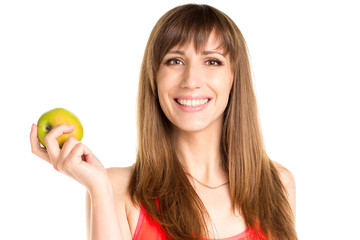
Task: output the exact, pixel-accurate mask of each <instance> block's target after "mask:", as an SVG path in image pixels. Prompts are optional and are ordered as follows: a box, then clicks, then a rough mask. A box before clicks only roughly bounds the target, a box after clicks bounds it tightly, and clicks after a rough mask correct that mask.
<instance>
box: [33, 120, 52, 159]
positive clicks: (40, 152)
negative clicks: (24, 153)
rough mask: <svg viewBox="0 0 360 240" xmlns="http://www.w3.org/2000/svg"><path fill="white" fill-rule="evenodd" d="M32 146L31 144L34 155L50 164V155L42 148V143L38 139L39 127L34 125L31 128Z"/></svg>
mask: <svg viewBox="0 0 360 240" xmlns="http://www.w3.org/2000/svg"><path fill="white" fill-rule="evenodd" d="M30 144H31V152H32V153H34V154H35V155H36V156H38V157H40V158H41V159H44V160H45V161H47V162H49V163H50V158H49V155H48V153H47V151H46V149H44V148H42V147H41V145H40V141H39V139H38V137H37V126H36V124H33V125H32V126H31V132H30Z"/></svg>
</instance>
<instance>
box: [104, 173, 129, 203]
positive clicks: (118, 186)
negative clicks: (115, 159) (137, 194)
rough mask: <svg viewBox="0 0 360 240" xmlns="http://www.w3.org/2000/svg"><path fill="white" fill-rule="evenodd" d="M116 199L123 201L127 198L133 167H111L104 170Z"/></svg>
mask: <svg viewBox="0 0 360 240" xmlns="http://www.w3.org/2000/svg"><path fill="white" fill-rule="evenodd" d="M106 171H107V173H108V175H109V177H110V180H111V183H112V185H113V189H114V195H115V197H117V198H120V199H122V200H125V199H124V198H126V197H128V195H129V193H128V186H129V183H130V178H131V176H132V173H133V167H131V166H130V167H111V168H107V169H106Z"/></svg>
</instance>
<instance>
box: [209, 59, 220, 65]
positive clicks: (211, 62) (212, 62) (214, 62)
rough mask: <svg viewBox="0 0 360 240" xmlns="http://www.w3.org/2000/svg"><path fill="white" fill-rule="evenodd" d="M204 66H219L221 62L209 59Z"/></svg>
mask: <svg viewBox="0 0 360 240" xmlns="http://www.w3.org/2000/svg"><path fill="white" fill-rule="evenodd" d="M205 64H206V65H209V66H221V65H222V62H221V61H219V60H217V59H209V60H207V61H206V62H205Z"/></svg>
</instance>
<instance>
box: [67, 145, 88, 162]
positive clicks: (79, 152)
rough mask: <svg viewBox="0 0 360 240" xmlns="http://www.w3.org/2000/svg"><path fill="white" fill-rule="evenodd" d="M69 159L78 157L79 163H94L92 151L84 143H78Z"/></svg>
mask: <svg viewBox="0 0 360 240" xmlns="http://www.w3.org/2000/svg"><path fill="white" fill-rule="evenodd" d="M69 159H76V163H77V164H81V163H82V162H87V163H92V153H91V151H90V149H88V148H87V147H86V146H85V145H84V144H82V143H78V144H77V145H76V146H75V147H74V148H73V150H72V151H71V153H70V154H69Z"/></svg>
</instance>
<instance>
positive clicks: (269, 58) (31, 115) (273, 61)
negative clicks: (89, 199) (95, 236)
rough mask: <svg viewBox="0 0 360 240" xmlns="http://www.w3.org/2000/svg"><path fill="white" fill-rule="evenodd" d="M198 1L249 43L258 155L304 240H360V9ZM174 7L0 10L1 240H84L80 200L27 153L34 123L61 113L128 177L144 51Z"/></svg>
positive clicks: (84, 4) (82, 5)
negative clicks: (282, 171) (280, 179)
mask: <svg viewBox="0 0 360 240" xmlns="http://www.w3.org/2000/svg"><path fill="white" fill-rule="evenodd" d="M193 2H197V3H207V4H210V5H213V6H214V7H217V8H218V9H220V10H221V11H223V12H225V13H226V14H227V15H228V16H230V17H231V18H232V19H233V20H234V21H235V22H236V23H237V25H238V27H239V28H240V30H241V31H242V33H243V35H244V37H245V39H246V41H247V44H248V48H249V51H250V57H251V65H252V69H253V73H254V83H255V88H256V94H257V99H258V105H259V110H260V117H261V124H262V129H263V135H264V139H265V144H266V149H267V152H268V154H269V156H270V157H271V158H272V159H273V160H276V161H278V162H280V163H282V164H283V165H285V166H286V167H287V168H289V169H290V170H291V171H292V173H293V174H294V176H295V179H296V184H297V231H298V234H299V239H356V238H357V239H360V237H358V226H359V224H360V221H359V215H360V208H359V202H360V196H359V195H360V194H359V183H360V174H359V173H358V172H359V170H360V169H359V161H360V157H359V149H360V148H359V143H360V141H359V134H360V128H359V122H360V117H359V102H360V97H359V94H358V92H359V85H358V82H359V81H360V74H359V62H360V61H359V56H360V47H359V43H360V34H359V22H360V15H359V12H358V10H359V8H358V7H357V5H356V1H343V0H342V1H316V0H312V1H310V0H309V1H304V0H303V1H285V0H284V1H278V0H277V1H251V0H248V1H227V2H226V1H201V2H200V1H193ZM182 3H186V1H156V2H154V1H144V2H138V1H131V2H130V1H128V2H121V1H79V0H63V1H51V0H43V1H40V0H32V1H17V0H12V1H10V0H8V1H6V0H4V1H1V3H0V106H1V108H0V114H1V118H0V127H1V130H0V131H1V137H0V154H1V155H0V161H1V162H0V184H1V186H0V191H1V192H0V195H1V197H0V239H53V240H55V239H85V236H86V235H85V189H84V188H83V187H82V186H81V185H80V184H78V183H76V182H75V181H73V180H72V179H70V178H68V177H67V176H64V175H63V174H61V173H58V172H56V171H55V170H54V169H53V168H52V167H51V166H50V165H49V164H48V163H46V162H45V161H43V160H41V159H38V158H37V157H36V156H35V155H33V154H32V153H31V151H30V144H29V132H30V128H31V124H32V123H36V122H37V120H38V118H39V116H40V115H41V114H42V113H44V112H45V111H48V110H50V109H52V108H55V107H64V108H67V109H69V110H70V111H72V112H74V113H76V115H77V116H78V117H79V118H80V119H81V121H82V123H83V126H84V130H85V135H84V138H83V143H84V144H85V145H87V146H89V147H90V149H91V150H92V151H93V152H94V153H95V154H96V155H97V156H98V157H99V158H100V159H101V161H102V162H103V164H104V165H105V167H115V166H129V165H131V164H132V163H133V162H134V161H135V153H136V95H137V84H138V76H139V70H140V64H141V60H142V56H143V52H144V49H145V44H146V41H147V38H148V36H149V34H150V31H151V29H152V27H153V26H154V24H155V23H156V21H157V20H158V19H159V18H160V16H162V14H164V13H165V12H166V11H167V10H169V9H171V8H172V7H174V6H177V5H179V4H182Z"/></svg>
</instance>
